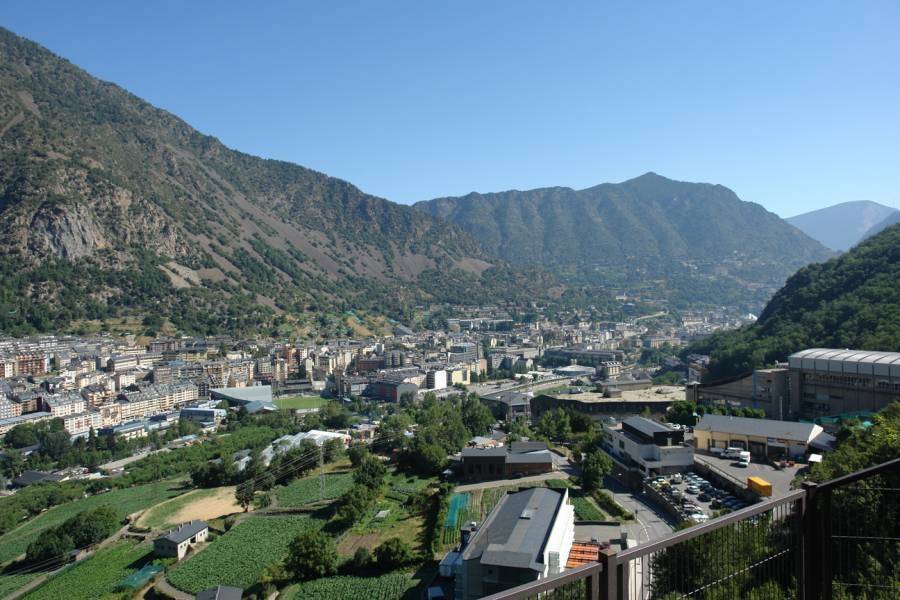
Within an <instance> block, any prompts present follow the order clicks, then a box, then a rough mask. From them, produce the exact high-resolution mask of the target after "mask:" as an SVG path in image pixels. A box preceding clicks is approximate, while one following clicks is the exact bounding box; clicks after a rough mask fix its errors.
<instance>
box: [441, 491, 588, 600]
mask: <svg viewBox="0 0 900 600" xmlns="http://www.w3.org/2000/svg"><path fill="white" fill-rule="evenodd" d="M574 538H575V511H574V508H573V507H572V505H571V504H570V503H569V492H568V489H563V490H552V489H549V488H530V489H526V490H522V491H519V492H515V493H511V494H507V495H506V496H504V497H503V499H501V500H500V502H499V503H498V504H497V506H495V507H494V509H493V510H492V511H491V512H490V514H489V515H488V516H487V518H486V519H485V521H484V523H482V524H481V525H480V526H478V527H477V529H475V530H474V531H472V529H471V527H467V528H466V529H465V530H464V531H463V536H462V538H461V539H462V546H461V548H460V552H459V556H458V558H457V559H456V561H455V564H454V566H453V572H454V575H455V594H454V597H455V598H457V599H458V600H474V599H475V598H482V597H484V596H487V595H490V594H494V593H496V592H500V591H503V590H506V589H509V588H512V587H515V586H517V585H521V584H523V583H528V582H530V581H535V580H539V579H543V578H545V577H548V576H550V575H555V574H558V573H561V572H562V571H563V570H564V569H565V564H566V562H567V560H568V557H569V551H570V549H571V547H572V543H573V541H574Z"/></svg>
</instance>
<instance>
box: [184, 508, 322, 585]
mask: <svg viewBox="0 0 900 600" xmlns="http://www.w3.org/2000/svg"><path fill="white" fill-rule="evenodd" d="M322 525H323V523H322V521H320V520H318V519H313V518H310V517H306V516H302V517H251V518H249V519H248V520H246V521H244V522H243V523H241V524H240V525H237V526H236V527H234V528H233V529H231V530H230V531H229V532H228V533H226V534H224V535H222V536H221V537H219V538H218V539H216V540H215V541H214V542H212V543H211V544H210V545H209V547H208V548H206V549H204V550H202V551H200V552H199V553H198V554H197V555H196V556H193V557H192V558H189V559H188V560H187V561H186V562H184V563H182V564H180V565H178V566H177V567H175V569H174V570H173V571H171V572H170V573H169V576H168V579H169V582H170V583H171V584H172V585H174V586H175V587H177V588H179V589H181V590H184V591H185V592H189V593H192V594H196V593H198V592H200V591H201V590H204V589H206V588H208V587H212V586H215V585H231V586H235V587H239V588H244V589H246V588H248V587H250V586H252V585H253V584H254V583H256V581H257V580H258V579H259V576H260V575H261V574H262V572H263V571H264V570H265V568H266V567H267V566H269V565H271V564H273V563H275V562H277V561H279V560H281V559H282V558H284V556H285V555H286V554H287V549H288V545H289V544H290V543H291V540H293V539H294V537H296V535H297V534H298V533H299V532H301V531H304V530H308V529H318V528H320V527H322Z"/></svg>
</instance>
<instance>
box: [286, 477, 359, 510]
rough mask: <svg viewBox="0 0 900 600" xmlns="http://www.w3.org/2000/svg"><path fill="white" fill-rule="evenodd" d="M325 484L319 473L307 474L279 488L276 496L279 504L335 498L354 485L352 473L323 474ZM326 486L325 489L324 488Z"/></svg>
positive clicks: (295, 503) (296, 504)
mask: <svg viewBox="0 0 900 600" xmlns="http://www.w3.org/2000/svg"><path fill="white" fill-rule="evenodd" d="M323 479H324V486H323V485H322V483H323V482H322V481H320V479H319V475H318V474H314V475H307V476H306V477H303V478H301V479H296V480H294V481H292V482H291V483H289V484H288V485H286V486H284V487H282V488H278V490H277V491H276V492H275V496H276V498H277V499H278V506H285V507H296V506H305V505H307V504H312V503H314V502H318V501H319V500H334V499H335V498H337V497H339V496H340V495H341V494H343V493H344V492H346V491H347V490H349V489H350V488H351V487H353V475H352V474H351V473H349V472H348V473H326V474H325V475H324V476H323ZM323 488H324V489H323Z"/></svg>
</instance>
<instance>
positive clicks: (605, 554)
mask: <svg viewBox="0 0 900 600" xmlns="http://www.w3.org/2000/svg"><path fill="white" fill-rule="evenodd" d="M600 565H601V567H602V568H601V570H600V576H599V577H598V578H597V580H594V579H592V580H591V590H590V595H589V596H588V597H589V598H591V600H618V585H617V583H616V575H617V574H618V571H617V569H616V551H615V550H613V549H612V548H603V549H602V550H600ZM595 582H596V583H597V586H596V587H594V583H595Z"/></svg>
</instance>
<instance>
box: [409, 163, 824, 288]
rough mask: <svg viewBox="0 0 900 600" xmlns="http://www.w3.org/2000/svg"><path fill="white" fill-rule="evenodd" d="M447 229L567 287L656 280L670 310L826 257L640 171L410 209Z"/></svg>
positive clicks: (699, 189) (793, 236) (726, 197)
mask: <svg viewBox="0 0 900 600" xmlns="http://www.w3.org/2000/svg"><path fill="white" fill-rule="evenodd" d="M415 206H416V207H417V208H419V209H420V210H423V211H425V212H427V213H429V214H431V215H434V216H438V217H441V218H444V219H447V220H449V221H452V222H453V223H456V224H457V225H459V226H460V227H462V228H463V229H465V230H466V231H468V232H470V233H471V234H472V235H473V236H475V238H477V239H478V241H479V242H481V244H482V245H483V246H484V247H485V248H486V249H487V250H488V251H490V252H492V253H495V254H497V255H498V256H500V257H501V258H503V259H505V260H507V261H509V262H511V263H513V264H517V265H538V266H542V267H547V268H552V269H554V270H555V271H558V272H561V273H564V274H567V275H569V276H570V277H571V278H573V279H582V280H587V281H591V282H599V283H608V284H611V285H621V286H623V287H628V286H636V285H637V286H639V285H641V284H642V282H646V281H650V280H656V279H660V280H663V281H664V282H665V283H664V285H668V286H669V290H668V293H669V294H668V295H669V298H670V299H673V300H674V301H676V303H678V301H680V300H686V299H687V300H689V299H690V297H691V295H692V294H693V295H695V296H698V297H706V298H708V299H709V300H710V301H711V302H712V303H715V302H716V298H718V299H719V300H718V301H719V303H720V304H725V303H729V301H730V300H732V297H733V296H735V291H734V290H735V288H737V289H738V292H737V297H740V296H741V295H743V297H746V298H762V299H763V301H764V300H765V299H767V298H768V294H769V293H771V292H774V291H775V289H777V288H778V287H779V286H781V285H782V284H783V283H784V280H785V279H786V278H787V277H788V275H790V274H791V273H793V272H794V271H795V270H796V269H797V268H799V267H801V266H804V265H807V264H809V263H810V262H813V261H817V260H824V259H825V258H827V257H828V256H830V252H829V251H828V250H827V249H826V248H825V247H823V246H822V245H821V244H820V243H818V242H817V241H815V240H813V239H811V238H810V237H809V236H807V235H805V234H804V233H802V232H801V231H799V230H798V229H796V228H795V227H793V226H791V225H790V224H788V223H786V222H785V221H783V220H782V219H781V218H779V217H778V216H777V215H775V214H773V213H771V212H768V211H767V210H765V209H764V208H763V207H762V206H760V205H758V204H754V203H751V202H744V201H742V200H741V199H740V198H738V197H737V195H736V194H735V193H734V192H733V191H731V190H730V189H728V188H726V187H724V186H721V185H711V184H705V183H687V182H681V181H673V180H671V179H667V178H665V177H662V176H660V175H657V174H655V173H647V174H645V175H642V176H641V177H638V178H636V179H632V180H629V181H625V182H623V183H618V184H613V183H606V184H602V185H598V186H595V187H592V188H588V189H585V190H573V189H571V188H564V187H554V188H543V189H536V190H529V191H509V192H501V193H495V194H478V193H472V194H468V195H466V196H462V197H456V198H438V199H435V200H430V201H427V202H419V203H417V204H416V205H415Z"/></svg>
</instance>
